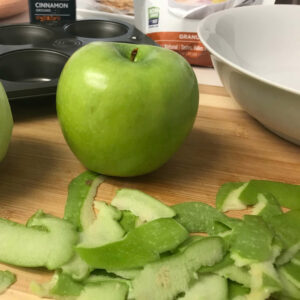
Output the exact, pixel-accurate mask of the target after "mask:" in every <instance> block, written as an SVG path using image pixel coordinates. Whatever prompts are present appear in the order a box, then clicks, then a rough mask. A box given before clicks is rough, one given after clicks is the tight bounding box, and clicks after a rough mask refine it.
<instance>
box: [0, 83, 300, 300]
mask: <svg viewBox="0 0 300 300" xmlns="http://www.w3.org/2000/svg"><path fill="white" fill-rule="evenodd" d="M12 111H13V116H14V121H15V125H14V130H13V137H12V141H11V145H10V148H9V151H8V154H7V156H6V158H5V160H4V161H3V162H2V163H1V164H0V217H2V218H8V219H10V220H13V221H18V222H21V223H25V222H26V220H27V219H28V218H29V217H30V216H31V215H32V214H33V213H34V212H35V211H36V210H37V209H43V210H44V211H45V212H47V213H50V214H53V215H56V216H58V217H62V216H63V211H64V206H65V202H66V197H67V188H68V184H69V182H70V180H71V179H72V178H73V177H75V176H77V175H78V174H79V173H80V172H82V171H84V170H85V168H84V167H83V166H82V165H81V164H80V163H79V162H78V161H77V159H76V158H75V157H74V155H73V154H72V152H71V151H70V149H69V148H68V146H67V144H66V143H65V141H64V138H63V136H62V133H61V130H60V127H59V123H58V120H57V118H56V112H55V100H54V99H53V98H52V99H51V98H50V99H44V100H33V99H31V100H26V101H16V102H13V103H12ZM252 178H257V179H270V180H276V181H283V182H289V183H296V184H299V183H300V148H299V147H298V146H295V145H293V144H291V143H289V142H286V141H285V140H283V139H281V138H279V137H277V136H276V135H274V134H272V133H270V132H269V131H268V130H266V129H265V128H264V127H263V126H261V125H260V124H259V123H258V122H256V121H255V120H254V119H253V118H251V117H250V116H248V115H247V114H246V113H245V112H244V111H243V110H241V108H240V107H239V105H238V104H236V103H235V102H234V101H233V100H232V99H231V98H230V97H229V96H228V95H227V93H226V92H225V90H224V89H223V88H222V87H211V86H204V85H200V106H199V111H198V116H197V119H196V122H195V125H194V128H193V130H192V132H191V133H190V135H189V136H188V138H187V139H186V141H185V142H184V144H183V145H182V147H181V148H180V149H179V150H178V152H177V153H176V154H175V155H174V156H173V157H172V158H171V160H170V161H169V162H168V163H166V164H165V165H164V166H163V167H161V168H160V169H159V170H157V171H155V172H153V173H152V174H149V175H146V176H141V177H137V178H129V179H128V178H127V179H119V178H107V181H106V182H105V183H104V184H102V185H101V187H100V188H99V190H98V194H97V197H96V199H98V200H105V201H107V202H109V201H110V200H111V199H112V198H113V196H114V194H115V191H116V189H117V188H120V187H130V188H137V189H141V190H143V191H144V192H146V193H149V194H150V195H153V196H154V197H157V198H158V199H160V200H161V201H163V202H165V203H166V204H175V203H180V202H184V201H203V202H206V203H208V204H211V205H214V203H215V195H216V193H217V190H218V188H219V187H220V185H221V184H223V183H225V182H228V181H247V180H249V179H252ZM242 214H243V213H242V212H235V213H231V215H232V216H238V217H240V216H241V215H242ZM1 242H4V241H1ZM0 269H3V270H4V269H10V270H12V271H13V272H15V273H16V274H17V277H18V280H17V282H16V283H15V284H14V285H13V286H12V287H11V288H10V289H9V290H8V291H7V292H5V293H4V294H3V295H1V296H0V299H4V300H20V299H23V300H27V299H28V300H29V299H38V298H37V297H35V296H33V295H31V293H30V291H29V283H30V282H31V281H32V280H36V281H38V282H44V281H47V280H48V279H49V278H50V277H51V274H52V273H51V272H48V271H45V270H43V269H24V268H12V267H9V266H7V265H0Z"/></svg>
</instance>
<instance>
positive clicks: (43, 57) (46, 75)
mask: <svg viewBox="0 0 300 300" xmlns="http://www.w3.org/2000/svg"><path fill="white" fill-rule="evenodd" d="M94 41H103V42H121V43H134V44H149V45H156V46H157V44H156V43H155V42H154V41H153V40H151V39H150V38H149V37H147V36H146V35H144V34H143V33H142V32H140V31H139V30H137V29H136V28H135V27H134V26H132V25H131V24H128V23H125V22H122V21H120V22H119V21H118V22H116V21H111V20H105V19H101V20H81V21H75V22H72V23H68V24H64V25H62V26H49V25H37V24H16V25H6V26H1V27H0V81H1V82H2V83H3V85H4V88H5V90H6V92H7V95H8V98H9V99H10V100H14V99H21V98H28V97H41V96H46V95H52V94H55V92H56V87H57V80H58V78H59V75H60V73H61V71H62V69H63V67H64V65H65V63H66V61H67V60H68V58H69V57H70V56H71V55H72V54H73V53H74V52H75V51H76V50H78V49H79V48H80V47H82V46H84V45H86V44H88V43H90V42H94Z"/></svg>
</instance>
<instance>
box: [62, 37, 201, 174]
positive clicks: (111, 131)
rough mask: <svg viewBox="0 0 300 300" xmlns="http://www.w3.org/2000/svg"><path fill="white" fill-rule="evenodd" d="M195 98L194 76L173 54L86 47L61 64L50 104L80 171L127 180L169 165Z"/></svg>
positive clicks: (124, 46)
mask: <svg viewBox="0 0 300 300" xmlns="http://www.w3.org/2000/svg"><path fill="white" fill-rule="evenodd" d="M135 51H137V53H136V55H133V54H132V53H133V52H135ZM132 55H133V57H134V59H133V57H132ZM198 101H199V92H198V83H197V79H196V77H195V74H194V72H193V70H192V68H191V66H190V65H189V64H188V63H187V61H186V60H185V59H184V58H183V57H181V56H180V55H179V54H177V53H176V52H173V51H171V50H167V49H164V48H160V47H156V46H149V45H134V44H125V43H107V42H94V43H90V44H88V45H86V46H84V47H82V48H81V49H79V50H77V51H76V52H75V53H74V54H73V55H72V56H71V57H70V59H69V60H68V61H67V63H66V65H65V67H64V69H63V71H62V73H61V76H60V78H59V82H58V88H57V98H56V105H57V113H58V118H59V121H60V125H61V128H62V131H63V134H64V137H65V139H66V141H67V143H68V145H69V146H70V148H71V150H72V151H73V153H74V154H75V156H76V157H77V158H78V159H79V160H80V161H81V163H82V164H83V165H84V166H85V167H86V168H88V169H89V170H91V171H95V172H98V173H101V174H105V175H111V176H121V177H130V176H137V175H142V174H146V173H149V172H151V171H153V170H155V169H157V168H159V167H160V166H161V165H163V164H164V163H165V162H167V161H168V160H169V158H170V157H171V156H172V155H173V154H174V152H175V151H176V150H177V149H178V148H179V146H180V145H181V144H182V142H183V141H184V139H185V137H186V136H187V134H188V133H189V132H190V130H191V129H192V127H193V123H194V120H195V117H196V114H197V110H198Z"/></svg>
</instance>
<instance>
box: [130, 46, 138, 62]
mask: <svg viewBox="0 0 300 300" xmlns="http://www.w3.org/2000/svg"><path fill="white" fill-rule="evenodd" d="M137 53H138V48H134V49H133V50H132V51H131V55H130V60H131V61H134V60H135V57H136V56H137Z"/></svg>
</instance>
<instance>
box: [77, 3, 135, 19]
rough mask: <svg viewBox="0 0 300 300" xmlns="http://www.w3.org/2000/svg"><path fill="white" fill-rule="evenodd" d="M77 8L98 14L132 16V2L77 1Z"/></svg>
mask: <svg viewBox="0 0 300 300" xmlns="http://www.w3.org/2000/svg"><path fill="white" fill-rule="evenodd" d="M77 6H78V7H79V8H83V9H89V10H93V11H98V12H105V13H112V14H116V15H118V14H119V15H128V16H133V14H134V8H133V0H77Z"/></svg>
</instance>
